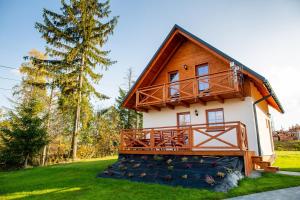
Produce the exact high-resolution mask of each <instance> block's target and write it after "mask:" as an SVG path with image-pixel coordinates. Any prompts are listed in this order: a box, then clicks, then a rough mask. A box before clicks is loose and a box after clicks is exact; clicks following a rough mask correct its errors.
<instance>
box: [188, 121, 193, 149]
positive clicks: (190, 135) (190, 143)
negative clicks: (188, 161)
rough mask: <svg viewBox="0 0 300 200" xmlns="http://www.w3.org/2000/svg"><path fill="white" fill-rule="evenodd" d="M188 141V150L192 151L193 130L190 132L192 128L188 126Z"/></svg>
mask: <svg viewBox="0 0 300 200" xmlns="http://www.w3.org/2000/svg"><path fill="white" fill-rule="evenodd" d="M188 135H189V136H188V137H189V138H188V141H189V149H190V150H191V151H192V148H193V146H194V138H193V130H192V126H189V129H188Z"/></svg>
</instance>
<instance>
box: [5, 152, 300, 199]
mask: <svg viewBox="0 0 300 200" xmlns="http://www.w3.org/2000/svg"><path fill="white" fill-rule="evenodd" d="M113 162H115V158H104V159H97V160H89V161H82V162H77V163H72V164H61V165H54V166H49V167H38V168H33V169H26V170H20V171H13V172H0V199H43V200H44V199H45V200H46V199H70V200H71V199H72V200H73V199H101V200H103V199H139V200H143V199H222V198H225V197H233V196H239V195H243V194H249V193H254V192H260V191H266V190H273V189H278V188H284V187H290V186H299V185H300V177H294V176H285V175H279V174H264V175H263V177H261V178H259V179H255V180H254V179H248V178H246V179H244V180H243V181H241V182H240V186H239V187H238V188H235V189H233V190H231V191H230V192H228V193H227V194H226V193H217V192H211V191H207V190H201V189H185V188H182V187H171V186H163V185H157V184H143V183H134V182H130V181H126V180H114V179H104V178H96V175H97V174H98V173H99V172H101V171H102V170H104V169H105V168H106V167H107V165H109V164H112V163H113Z"/></svg>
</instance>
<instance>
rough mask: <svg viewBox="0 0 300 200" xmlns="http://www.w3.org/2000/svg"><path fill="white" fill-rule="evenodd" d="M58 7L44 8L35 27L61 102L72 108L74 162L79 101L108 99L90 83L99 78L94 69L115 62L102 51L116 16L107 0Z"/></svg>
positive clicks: (76, 0)
mask: <svg viewBox="0 0 300 200" xmlns="http://www.w3.org/2000/svg"><path fill="white" fill-rule="evenodd" d="M61 4H62V7H61V12H60V13H55V12H52V11H50V10H47V9H44V12H43V18H44V23H36V28H37V30H38V31H39V32H40V33H41V34H42V37H43V38H44V39H45V40H46V42H47V44H48V45H49V46H47V47H46V50H47V52H48V54H49V56H50V57H51V58H53V60H52V61H53V62H52V63H54V65H53V66H55V69H53V70H54V71H56V73H58V74H59V78H58V79H59V87H60V89H61V92H62V95H63V96H62V97H63V98H62V102H65V103H66V102H67V103H69V104H72V105H75V108H74V127H73V133H72V147H71V149H72V158H73V159H76V152H77V138H78V134H79V129H80V127H81V123H80V119H81V106H82V101H83V100H86V101H87V102H88V101H89V99H90V96H91V95H95V96H96V97H98V98H99V99H104V98H107V97H106V96H105V95H103V94H101V93H99V92H97V91H96V90H95V88H94V86H93V83H98V82H99V80H100V79H101V77H102V75H101V74H100V73H96V72H95V71H96V70H95V68H96V67H97V66H99V65H100V66H101V68H102V69H107V68H108V67H109V66H110V65H112V64H113V63H114V61H112V60H111V59H109V58H108V57H107V56H108V54H109V51H105V50H102V48H103V45H104V44H105V43H106V41H107V40H108V36H109V35H110V34H112V33H113V30H114V28H115V26H116V23H117V17H112V18H110V13H111V11H110V6H109V1H105V2H104V3H99V2H98V1H97V0H70V1H69V3H66V2H65V1H64V0H62V1H61ZM49 63H51V62H49ZM71 107H72V106H71Z"/></svg>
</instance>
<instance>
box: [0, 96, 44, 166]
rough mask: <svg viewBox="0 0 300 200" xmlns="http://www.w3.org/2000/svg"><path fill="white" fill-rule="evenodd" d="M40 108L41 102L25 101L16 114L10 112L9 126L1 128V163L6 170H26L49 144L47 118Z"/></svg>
mask: <svg viewBox="0 0 300 200" xmlns="http://www.w3.org/2000/svg"><path fill="white" fill-rule="evenodd" d="M40 107H41V102H40V101H38V100H37V99H36V98H34V97H33V98H31V99H28V100H27V101H23V102H22V103H21V104H20V105H19V106H17V107H16V112H10V114H9V125H7V126H5V127H3V128H1V133H2V134H1V138H2V142H3V149H2V151H1V156H0V161H1V162H2V163H4V164H5V167H6V168H16V167H22V166H23V167H25V168H26V167H27V165H28V162H29V160H31V159H32V158H33V157H34V156H36V155H37V154H38V153H39V151H40V150H41V149H42V147H43V146H45V145H46V144H47V143H48V138H47V132H46V129H45V126H44V122H45V116H43V115H42V113H41V111H40V110H41V108H40Z"/></svg>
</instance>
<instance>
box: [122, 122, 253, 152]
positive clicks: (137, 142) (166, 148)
mask: <svg viewBox="0 0 300 200" xmlns="http://www.w3.org/2000/svg"><path fill="white" fill-rule="evenodd" d="M247 150H248V140H247V130H246V126H245V125H244V124H243V123H241V122H239V121H237V122H224V123H221V124H220V123H218V124H216V123H214V124H195V125H189V126H180V127H177V126H169V127H158V128H146V129H128V130H122V131H121V144H120V153H129V154H175V155H243V153H244V151H247Z"/></svg>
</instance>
